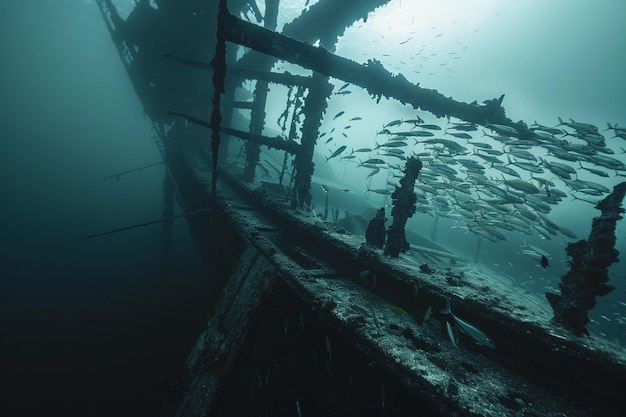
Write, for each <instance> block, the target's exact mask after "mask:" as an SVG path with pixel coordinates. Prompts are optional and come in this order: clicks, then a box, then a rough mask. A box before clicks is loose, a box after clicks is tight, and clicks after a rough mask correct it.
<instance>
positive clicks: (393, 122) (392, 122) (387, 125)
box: [383, 119, 402, 128]
mask: <svg viewBox="0 0 626 417" xmlns="http://www.w3.org/2000/svg"><path fill="white" fill-rule="evenodd" d="M401 123H402V120H400V119H398V120H392V121H391V122H389V123H387V124H386V125H384V126H383V128H387V127H394V126H398V125H400V124H401Z"/></svg>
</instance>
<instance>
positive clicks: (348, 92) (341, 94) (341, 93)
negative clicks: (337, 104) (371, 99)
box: [335, 90, 352, 96]
mask: <svg viewBox="0 0 626 417" xmlns="http://www.w3.org/2000/svg"><path fill="white" fill-rule="evenodd" d="M347 94H352V91H350V90H343V91H337V92H336V93H335V95H340V96H345V95H347Z"/></svg>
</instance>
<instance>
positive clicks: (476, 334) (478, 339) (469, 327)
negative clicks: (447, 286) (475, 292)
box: [440, 298, 496, 349]
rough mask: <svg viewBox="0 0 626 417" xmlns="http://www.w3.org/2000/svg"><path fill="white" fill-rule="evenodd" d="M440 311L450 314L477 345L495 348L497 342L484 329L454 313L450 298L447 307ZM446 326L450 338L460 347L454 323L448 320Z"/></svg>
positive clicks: (460, 328)
mask: <svg viewBox="0 0 626 417" xmlns="http://www.w3.org/2000/svg"><path fill="white" fill-rule="evenodd" d="M440 313H441V314H444V315H447V314H449V315H450V316H451V317H452V320H453V321H454V323H455V324H456V325H457V327H458V329H459V330H460V331H461V333H464V334H466V335H467V336H469V337H470V338H471V339H472V340H473V341H474V343H476V344H477V345H482V346H486V347H488V348H491V349H495V347H496V345H495V343H493V340H491V338H489V336H487V335H486V334H485V333H484V332H483V331H482V330H480V329H479V328H478V327H476V326H474V325H473V324H471V323H469V322H467V321H465V320H463V319H461V318H459V317H457V316H455V315H454V314H453V313H452V310H451V308H450V300H449V299H448V298H446V308H445V309H443V310H441V311H440ZM446 328H447V330H448V336H449V337H450V340H451V341H452V343H453V344H454V346H455V347H458V344H457V342H456V341H457V340H458V338H455V337H454V336H455V334H454V332H453V328H452V325H451V324H450V322H449V321H447V322H446Z"/></svg>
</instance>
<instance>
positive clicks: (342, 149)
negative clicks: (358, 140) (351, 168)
mask: <svg viewBox="0 0 626 417" xmlns="http://www.w3.org/2000/svg"><path fill="white" fill-rule="evenodd" d="M345 150H346V145H342V146H340V147H339V148H337V150H336V151H335V152H333V153H332V154H331V155H330V156H329V157H328V158H326V160H327V161H328V160H329V159H332V158H334V157H336V156H339V155H340V154H341V153H342V152H343V151H345Z"/></svg>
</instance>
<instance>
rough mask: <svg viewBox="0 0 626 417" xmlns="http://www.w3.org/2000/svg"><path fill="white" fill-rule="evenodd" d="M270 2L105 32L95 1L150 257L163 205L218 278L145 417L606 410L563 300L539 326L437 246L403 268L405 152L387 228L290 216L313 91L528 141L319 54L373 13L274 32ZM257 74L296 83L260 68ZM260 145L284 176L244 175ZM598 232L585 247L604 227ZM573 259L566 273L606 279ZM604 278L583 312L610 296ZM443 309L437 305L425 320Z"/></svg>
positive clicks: (608, 382)
mask: <svg viewBox="0 0 626 417" xmlns="http://www.w3.org/2000/svg"><path fill="white" fill-rule="evenodd" d="M281 3H282V2H280V1H279V0H265V1H264V5H263V6H264V7H262V10H260V9H259V7H258V6H257V2H255V1H247V0H231V1H228V2H227V1H225V0H220V1H217V0H216V1H208V0H184V1H174V0H171V1H166V0H160V1H145V0H139V1H137V2H136V7H135V9H134V10H133V11H132V12H130V14H129V15H128V17H126V18H125V19H123V18H122V17H121V16H120V15H119V13H118V11H117V10H116V7H115V5H114V4H113V2H112V1H111V0H97V4H98V6H99V8H100V10H101V12H102V16H103V19H104V21H105V23H106V25H107V28H108V30H109V32H110V34H111V38H112V41H113V42H114V43H115V45H116V47H117V49H118V51H119V56H120V59H121V61H122V63H123V65H124V67H125V69H126V71H127V73H128V76H129V77H130V79H131V81H132V84H133V86H134V88H135V90H136V93H137V95H138V96H139V98H140V99H141V101H142V103H143V105H144V109H145V113H146V116H147V117H149V118H150V120H151V121H152V124H153V129H154V132H155V140H156V142H157V146H159V149H160V151H161V155H162V158H163V162H164V163H165V165H166V167H167V169H166V178H165V179H164V199H163V202H164V206H163V217H164V220H165V221H162V222H161V224H162V225H163V226H162V227H163V233H162V236H163V245H164V247H165V248H166V247H167V241H168V224H169V222H170V221H171V220H172V219H173V217H172V213H173V205H174V202H175V201H177V202H178V204H180V206H181V207H183V208H184V211H185V215H184V217H185V219H186V220H187V222H188V223H189V227H190V230H191V233H192V236H193V238H194V241H195V242H196V244H197V246H198V248H199V251H200V253H201V254H202V256H203V258H204V261H205V263H206V264H207V265H208V267H209V268H216V269H219V270H220V271H224V275H225V276H224V282H223V290H222V294H221V297H220V300H219V302H218V304H217V306H216V308H215V311H214V313H213V315H212V316H211V317H210V318H209V319H208V320H207V323H206V326H205V327H204V328H203V329H202V331H201V332H200V334H199V335H198V339H197V343H196V345H195V346H194V347H193V349H192V350H191V352H190V353H189V357H188V359H187V362H186V363H185V364H184V371H183V372H181V374H180V375H177V376H176V377H175V378H173V379H172V381H171V382H170V384H169V386H168V396H167V398H166V399H165V405H164V409H163V415H165V416H181V417H183V416H209V415H210V416H235V415H250V416H276V415H290V416H335V415H337V416H340V415H341V416H344V415H364V416H369V415H371V416H380V415H407V414H408V413H409V412H410V413H411V414H412V415H423V416H569V417H574V416H581V417H582V416H620V415H623V412H624V410H626V403H625V400H624V397H623V387H625V386H626V353H625V352H624V349H623V347H621V346H619V345H616V344H613V343H610V342H608V341H606V340H601V339H597V338H592V337H581V336H579V335H581V334H584V333H585V330H584V325H585V324H586V322H585V321H584V320H585V319H586V315H585V312H582V313H581V312H580V309H578V310H577V314H579V315H582V316H583V318H581V319H576V320H575V321H576V323H575V325H574V326H575V328H574V329H572V328H571V326H568V323H570V319H569V318H568V317H569V316H568V313H567V312H568V310H567V309H568V308H570V306H571V304H568V302H567V300H564V299H563V297H565V296H566V293H567V291H564V292H563V294H562V295H560V296H555V295H551V296H549V297H550V303H552V304H553V306H555V310H556V312H557V315H556V320H555V318H554V317H553V313H552V311H551V310H550V303H548V301H547V300H546V299H545V298H544V297H542V296H538V295H533V294H529V293H526V292H523V291H519V289H517V288H516V287H515V286H514V285H512V284H511V283H510V282H504V281H500V280H499V279H498V277H497V274H494V273H493V271H488V270H485V269H482V268H481V266H480V265H479V264H476V263H472V262H469V261H468V260H466V259H463V258H461V257H459V256H458V255H456V254H455V253H453V252H449V251H446V250H445V248H441V247H436V246H434V245H433V246H428V245H427V243H424V244H423V245H418V246H414V249H415V252H414V254H413V256H412V257H407V256H404V253H405V252H406V251H407V250H409V248H411V245H409V242H407V239H406V237H405V233H404V225H405V223H406V219H407V218H408V217H411V216H412V215H413V213H415V210H416V196H415V194H414V193H413V188H414V185H415V181H416V178H418V177H419V175H420V170H421V169H422V162H421V161H420V160H419V159H418V158H413V157H411V158H409V159H407V160H406V162H403V164H402V178H401V179H400V180H399V184H398V185H397V187H396V188H395V190H393V192H389V194H390V198H391V200H392V201H393V207H392V208H391V209H389V210H387V212H386V213H387V216H391V219H392V221H393V223H392V225H391V227H390V228H389V230H388V231H386V230H385V210H382V211H380V210H379V212H378V214H377V215H376V216H372V218H370V219H367V220H372V222H371V223H370V225H371V228H370V229H369V230H370V231H369V232H368V235H371V236H373V237H372V240H371V243H372V244H370V243H368V242H366V239H365V236H364V235H363V234H361V235H359V234H355V233H351V232H350V231H349V230H347V227H346V226H341V225H340V223H339V222H338V221H337V220H338V218H339V217H340V214H339V213H338V212H333V207H330V208H329V207H328V194H327V198H326V207H325V209H324V213H323V214H321V213H316V212H315V211H314V210H311V209H310V206H311V201H312V193H311V183H312V176H313V175H314V172H315V169H316V166H315V164H314V162H313V157H314V152H315V150H316V145H318V140H319V138H320V126H321V122H322V119H323V117H324V114H325V111H326V109H327V104H328V101H329V99H330V97H331V96H332V94H334V93H337V90H336V89H334V87H333V84H332V83H331V82H330V81H329V80H330V79H331V78H332V79H336V80H341V81H342V82H345V83H348V84H349V85H352V86H357V87H359V88H362V89H364V90H365V91H367V92H368V93H369V95H370V96H371V100H373V101H376V100H380V99H381V98H382V97H384V98H388V99H392V100H397V101H398V102H400V103H403V104H406V105H409V106H412V107H413V108H415V109H416V110H417V109H419V111H420V112H425V113H430V114H432V115H434V116H436V117H454V118H456V119H460V120H462V121H465V122H467V123H472V124H477V125H482V126H493V127H494V129H496V130H499V131H500V132H501V133H511V134H512V135H513V136H515V137H517V138H519V139H521V140H524V139H529V138H533V137H535V135H536V134H535V133H534V132H533V131H532V130H530V129H529V127H528V126H527V125H526V124H525V123H523V122H514V121H512V120H510V119H509V118H507V116H506V113H505V110H504V107H503V97H496V98H492V99H488V100H485V101H484V102H483V103H482V104H477V103H464V102H461V101H457V100H455V99H454V98H451V97H446V96H444V95H443V94H442V93H440V92H438V91H436V90H433V89H428V88H425V87H422V86H420V85H417V84H413V83H411V82H409V81H408V80H407V79H406V78H405V77H404V76H403V75H402V74H397V75H393V74H391V73H390V72H389V71H387V70H386V69H385V67H384V66H383V64H381V62H380V61H378V60H377V59H376V57H371V58H369V59H368V60H367V62H366V63H364V64H359V63H357V62H354V61H352V60H349V59H346V58H343V57H341V56H339V55H337V54H336V53H335V46H336V43H337V40H338V38H339V37H340V36H341V35H342V33H343V32H344V31H345V30H346V28H347V27H348V26H350V25H352V24H353V23H354V22H355V21H357V20H359V19H367V17H368V15H369V14H370V13H372V12H373V11H374V10H376V9H377V8H378V7H382V6H384V5H385V3H387V1H386V0H342V1H335V0H320V1H319V2H317V3H315V4H314V5H313V6H311V7H307V8H306V9H305V10H303V12H302V14H301V15H300V16H299V17H297V18H296V19H294V20H293V21H292V22H291V23H289V24H287V25H285V26H284V28H283V29H282V31H281V32H278V31H277V30H276V28H277V16H278V13H279V10H280V8H281ZM244 16H248V18H249V19H244V18H243V17H244ZM248 20H254V21H256V23H253V22H251V21H248ZM321 20H324V25H323V26H320V25H319V21H321ZM277 61H284V62H289V63H291V64H295V65H298V66H300V67H302V68H304V69H306V70H307V71H308V73H309V74H310V75H300V74H292V73H289V72H278V71H274V70H273V67H274V64H275V63H276V62H277ZM250 80H251V81H253V83H251V85H254V88H253V91H252V92H251V94H249V95H248V96H247V97H246V98H242V96H241V95H240V94H238V91H240V90H241V87H242V85H243V84H244V83H246V82H247V81H250ZM273 85H276V86H282V87H284V88H285V89H286V90H288V96H287V97H285V103H286V104H285V107H284V115H282V116H281V121H282V124H283V126H284V130H283V132H282V133H279V134H277V135H276V136H268V135H267V134H264V125H265V123H266V118H267V113H266V105H267V100H268V89H269V88H270V86H273ZM244 115H245V116H244ZM581 129H582V128H581ZM268 149H271V150H273V151H274V152H276V153H278V154H280V155H281V156H283V157H284V163H283V165H282V166H277V167H276V169H275V170H273V171H272V172H269V173H268V172H263V173H260V172H259V171H260V170H261V169H263V170H268V168H267V165H266V164H262V163H261V159H262V156H263V152H264V151H265V150H268ZM342 151H343V149H337V151H336V152H338V153H337V155H339V154H340V153H341V152H342ZM331 157H332V155H331ZM373 163H374V162H373ZM373 169H376V167H374V168H373ZM262 174H263V175H262ZM372 191H375V190H372ZM328 192H330V191H328ZM381 192H384V190H383V191H381ZM623 195H624V191H623V187H621V188H620V189H619V192H616V193H614V194H612V200H611V201H610V202H609V203H605V204H604V205H603V206H602V209H603V217H606V218H609V220H608V221H610V222H613V225H614V222H615V221H617V220H616V219H617V218H618V217H619V213H621V211H620V210H621V208H620V203H621V200H622V198H623ZM329 209H330V212H329ZM601 222H602V220H598V225H597V226H594V233H596V234H597V233H601V234H602V233H604V234H606V233H609V234H610V233H611V232H613V233H614V226H613V229H611V227H610V226H606V227H604V228H602V227H601V225H600V223H601ZM603 236H605V238H603V239H600V240H601V242H602V244H603V245H604V247H602V248H600V249H598V251H604V252H602V253H600V254H597V255H598V256H599V257H602V256H608V257H609V259H604V261H606V262H608V263H609V264H610V262H614V261H615V260H616V258H617V254H616V253H614V251H612V250H611V249H612V245H614V239H613V240H611V239H610V238H606V235H603ZM369 240H370V239H369V238H368V241H369ZM596 241H598V238H597V236H595V235H594V237H590V239H589V242H588V243H586V244H587V245H594V242H596ZM582 246H584V244H580V245H579V246H577V247H574V248H572V250H571V253H572V256H576V254H575V252H576V248H578V249H580V248H581V247H582ZM594 247H595V246H594ZM607 250H608V251H609V253H608V254H606V251H607ZM603 254H605V255H603ZM585 262H587V263H585V264H584V265H582V266H581V267H580V268H579V269H585V268H586V270H585V271H587V270H588V269H589V268H591V266H589V265H592V266H594V267H598V268H604V267H606V265H607V263H606V262H605V263H603V264H601V265H599V266H598V264H597V263H594V260H593V259H587V260H586V261H585ZM585 271H583V272H579V275H580V274H584V273H585ZM587 273H589V272H588V271H587ZM494 275H495V276H494ZM605 281H606V279H605ZM605 281H603V282H600V283H597V284H596V286H601V289H600V290H599V291H597V292H596V293H594V294H592V295H591V298H592V299H593V297H594V296H595V295H602V294H604V293H606V292H607V291H609V290H610V289H609V288H608V287H606V286H605ZM564 285H565V287H567V285H568V284H564ZM589 285H590V284H589ZM589 285H588V286H589ZM581 286H583V287H584V286H585V285H584V284H581ZM591 286H593V285H591ZM570 287H571V286H570ZM570 287H567V288H570ZM578 290H579V288H577V291H578ZM446 300H449V305H450V306H451V311H450V310H448V311H447V312H446V311H444V312H441V310H442V309H444V308H445V307H446ZM587 304H589V303H588V302H587ZM589 308H591V307H589ZM585 311H586V310H585ZM487 335H488V336H487Z"/></svg>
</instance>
